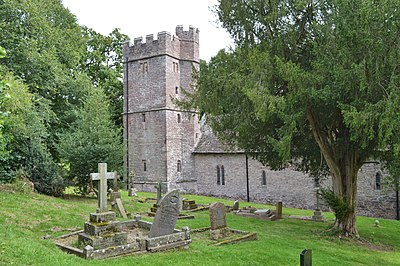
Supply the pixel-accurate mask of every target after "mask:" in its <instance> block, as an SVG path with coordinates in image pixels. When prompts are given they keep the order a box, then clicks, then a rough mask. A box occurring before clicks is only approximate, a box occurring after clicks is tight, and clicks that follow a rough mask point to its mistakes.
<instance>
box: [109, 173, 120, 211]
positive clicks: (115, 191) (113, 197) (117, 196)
mask: <svg viewBox="0 0 400 266" xmlns="http://www.w3.org/2000/svg"><path fill="white" fill-rule="evenodd" d="M120 198H121V192H119V191H118V175H117V172H114V188H113V191H112V192H111V196H110V199H111V205H115V201H116V199H120Z"/></svg>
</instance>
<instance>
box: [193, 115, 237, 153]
mask: <svg viewBox="0 0 400 266" xmlns="http://www.w3.org/2000/svg"><path fill="white" fill-rule="evenodd" d="M200 130H201V137H200V140H199V142H198V143H197V145H196V147H195V148H194V151H193V153H196V154H209V153H217V154H222V153H226V154H229V153H230V154H232V153H243V151H242V150H239V149H238V148H235V147H230V146H228V145H226V144H223V143H222V142H221V141H219V140H218V138H217V136H215V134H214V133H213V131H212V129H211V127H210V126H209V125H208V124H207V123H206V121H205V119H204V118H203V119H202V122H201V127H200Z"/></svg>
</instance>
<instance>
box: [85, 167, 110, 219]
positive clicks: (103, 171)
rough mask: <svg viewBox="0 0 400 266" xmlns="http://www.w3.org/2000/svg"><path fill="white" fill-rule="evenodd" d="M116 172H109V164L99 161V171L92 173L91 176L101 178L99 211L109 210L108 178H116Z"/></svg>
mask: <svg viewBox="0 0 400 266" xmlns="http://www.w3.org/2000/svg"><path fill="white" fill-rule="evenodd" d="M114 175H115V172H108V173H107V164H106V163H99V172H98V173H92V174H90V178H91V179H92V180H93V181H94V180H99V181H100V183H99V192H98V193H99V195H98V208H97V212H98V213H101V212H108V207H107V179H114Z"/></svg>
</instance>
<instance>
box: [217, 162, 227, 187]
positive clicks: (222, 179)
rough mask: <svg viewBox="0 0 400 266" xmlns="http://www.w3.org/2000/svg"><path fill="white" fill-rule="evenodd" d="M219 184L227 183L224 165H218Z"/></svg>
mask: <svg viewBox="0 0 400 266" xmlns="http://www.w3.org/2000/svg"><path fill="white" fill-rule="evenodd" d="M217 185H223V186H224V185H225V168H224V166H223V165H217Z"/></svg>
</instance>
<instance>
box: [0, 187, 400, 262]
mask: <svg viewBox="0 0 400 266" xmlns="http://www.w3.org/2000/svg"><path fill="white" fill-rule="evenodd" d="M138 195H139V198H146V197H153V198H154V197H155V193H138ZM122 197H123V198H122V201H123V203H124V205H125V208H126V209H127V211H128V212H132V213H133V212H135V213H136V212H146V211H148V210H149V209H150V206H151V205H152V204H153V203H154V201H152V202H148V203H138V202H137V199H138V198H137V197H128V196H127V192H126V191H123V192H122ZM183 197H186V198H189V199H193V200H196V203H200V204H208V203H212V202H216V201H219V202H222V203H224V204H226V205H232V204H233V200H224V199H216V198H211V197H202V196H195V195H183ZM0 200H1V207H0V265H107V266H110V265H163V264H171V265H172V264H173V265H299V254H300V252H301V251H302V250H303V249H312V250H313V262H314V265H400V222H399V221H392V220H384V219H379V221H380V226H379V227H375V226H374V220H375V219H374V218H367V217H358V219H357V223H358V228H359V232H360V235H361V236H362V241H354V240H347V239H343V238H338V237H337V236H335V235H333V234H331V233H329V232H327V231H326V229H327V228H328V225H329V222H312V221H304V220H295V219H287V218H285V217H287V215H303V216H304V215H307V216H311V215H312V213H313V212H312V211H306V210H298V209H291V208H285V207H284V208H283V215H284V219H282V220H278V221H274V222H271V221H263V220H257V219H253V218H246V217H240V216H235V215H233V214H232V213H228V214H227V226H228V227H230V228H234V229H239V230H245V231H250V232H256V233H257V236H258V240H257V241H248V242H242V243H238V244H233V245H225V246H218V247H216V246H212V245H211V244H212V242H211V241H210V240H209V239H208V238H207V237H205V235H204V234H192V240H193V243H192V244H191V245H190V248H189V249H188V250H173V251H167V252H159V253H153V254H145V255H130V256H125V257H118V258H111V259H106V260H100V261H88V260H84V259H81V258H79V257H76V256H74V255H69V254H67V253H64V252H62V251H61V250H59V249H58V248H57V247H56V246H55V244H54V243H53V242H52V239H54V238H55V237H57V236H60V235H62V234H66V233H69V232H71V231H76V230H80V229H82V228H83V223H84V222H85V221H87V220H88V218H89V213H90V212H93V211H94V210H95V209H96V206H97V199H96V198H95V197H93V198H87V197H78V196H67V197H65V198H64V199H62V198H53V197H48V196H44V195H40V194H35V193H26V192H25V193H21V192H14V191H10V190H8V191H7V190H4V189H1V187H0ZM248 205H251V206H254V207H257V208H264V209H265V208H271V209H274V208H275V207H274V206H268V205H263V204H255V203H251V204H249V203H244V202H241V203H240V207H243V206H248ZM192 214H193V213H192ZM194 215H195V217H196V218H195V219H190V220H178V223H177V228H181V227H183V226H189V227H190V228H191V229H195V228H201V227H208V226H210V219H209V212H208V211H200V212H195V213H194ZM324 215H325V217H327V218H328V220H331V219H332V218H333V215H332V214H330V213H324ZM143 218H144V219H146V220H152V218H145V217H143Z"/></svg>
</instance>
